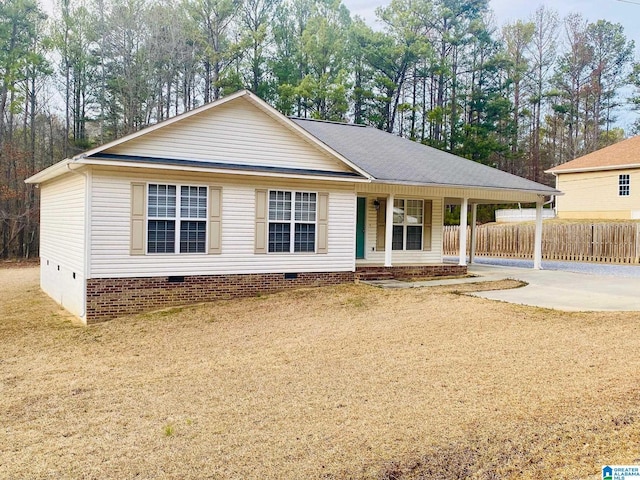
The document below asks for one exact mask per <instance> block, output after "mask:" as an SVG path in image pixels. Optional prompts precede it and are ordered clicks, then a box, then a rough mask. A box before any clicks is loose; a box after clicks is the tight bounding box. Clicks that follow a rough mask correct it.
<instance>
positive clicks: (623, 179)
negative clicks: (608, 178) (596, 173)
mask: <svg viewBox="0 0 640 480" xmlns="http://www.w3.org/2000/svg"><path fill="white" fill-rule="evenodd" d="M630 193H631V179H630V178H629V174H623V175H619V176H618V195H619V196H621V197H628V196H629V195H630Z"/></svg>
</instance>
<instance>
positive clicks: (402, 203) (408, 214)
mask: <svg viewBox="0 0 640 480" xmlns="http://www.w3.org/2000/svg"><path fill="white" fill-rule="evenodd" d="M423 227H424V201H423V200H415V199H404V198H395V199H394V200H393V238H392V242H391V248H392V250H422V232H423Z"/></svg>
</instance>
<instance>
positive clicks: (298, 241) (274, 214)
mask: <svg viewBox="0 0 640 480" xmlns="http://www.w3.org/2000/svg"><path fill="white" fill-rule="evenodd" d="M317 203H318V202H317V194H316V193H315V192H292V191H287V190H270V191H269V252H270V253H274V252H292V253H293V252H311V253H313V252H315V251H316V218H317V213H316V208H317Z"/></svg>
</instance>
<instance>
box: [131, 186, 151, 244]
mask: <svg viewBox="0 0 640 480" xmlns="http://www.w3.org/2000/svg"><path fill="white" fill-rule="evenodd" d="M146 210H147V186H146V185H145V184H144V183H132V184H131V245H130V253H131V255H144V254H145V253H146V248H145V243H146V233H147V229H146V227H145V217H146Z"/></svg>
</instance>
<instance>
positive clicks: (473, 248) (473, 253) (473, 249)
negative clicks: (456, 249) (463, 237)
mask: <svg viewBox="0 0 640 480" xmlns="http://www.w3.org/2000/svg"><path fill="white" fill-rule="evenodd" d="M477 218H478V204H477V203H472V204H471V248H470V249H469V263H473V261H474V257H475V256H476V233H477V231H476V221H477Z"/></svg>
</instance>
